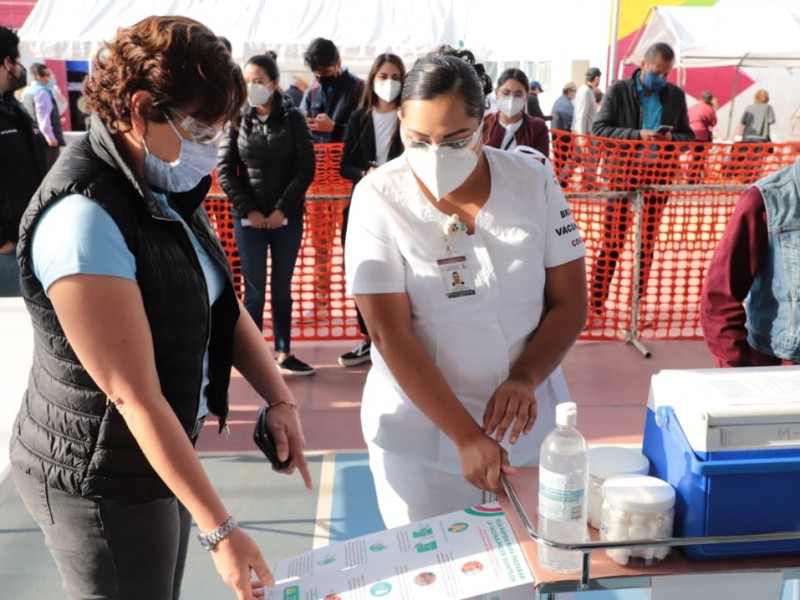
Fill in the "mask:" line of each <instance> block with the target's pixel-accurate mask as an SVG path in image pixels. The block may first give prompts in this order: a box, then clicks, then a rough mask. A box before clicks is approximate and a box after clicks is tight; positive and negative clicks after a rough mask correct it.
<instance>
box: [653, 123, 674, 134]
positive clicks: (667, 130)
mask: <svg viewBox="0 0 800 600" xmlns="http://www.w3.org/2000/svg"><path fill="white" fill-rule="evenodd" d="M656 133H660V134H661V135H667V134H668V133H672V125H662V126H661V127H659V128H658V129H656Z"/></svg>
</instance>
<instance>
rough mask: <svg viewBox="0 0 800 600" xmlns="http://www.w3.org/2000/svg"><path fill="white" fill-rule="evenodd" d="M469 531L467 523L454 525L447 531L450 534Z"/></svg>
mask: <svg viewBox="0 0 800 600" xmlns="http://www.w3.org/2000/svg"><path fill="white" fill-rule="evenodd" d="M467 529H469V525H467V524H466V523H453V524H452V525H450V526H449V527H448V528H447V531H449V532H450V533H461V532H462V531H466V530H467Z"/></svg>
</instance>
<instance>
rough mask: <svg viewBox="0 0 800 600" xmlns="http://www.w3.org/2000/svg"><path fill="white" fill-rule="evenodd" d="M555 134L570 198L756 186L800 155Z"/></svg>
mask: <svg viewBox="0 0 800 600" xmlns="http://www.w3.org/2000/svg"><path fill="white" fill-rule="evenodd" d="M552 134H553V143H552V147H551V155H552V159H553V164H554V166H555V167H556V175H557V176H558V178H559V179H560V180H561V183H562V185H563V186H565V191H570V192H592V191H593V192H618V191H622V190H625V191H630V190H636V189H638V188H641V187H644V186H655V185H668V186H684V185H694V186H697V185H714V186H732V185H751V184H752V183H753V182H755V181H756V180H758V179H760V178H761V177H764V176H765V175H767V174H769V173H772V172H774V171H777V170H778V169H780V168H782V167H785V166H787V165H789V164H792V163H793V162H794V160H795V159H796V158H797V155H798V152H800V145H799V144H753V143H737V144H728V143H705V142H644V141H642V140H617V139H608V138H598V137H593V136H580V135H575V134H572V133H567V132H563V131H554V132H552Z"/></svg>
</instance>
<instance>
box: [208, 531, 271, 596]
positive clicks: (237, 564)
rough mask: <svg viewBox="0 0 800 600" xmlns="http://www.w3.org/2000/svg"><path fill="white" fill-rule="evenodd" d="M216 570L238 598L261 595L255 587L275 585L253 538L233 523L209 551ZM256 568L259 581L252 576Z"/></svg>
mask: <svg viewBox="0 0 800 600" xmlns="http://www.w3.org/2000/svg"><path fill="white" fill-rule="evenodd" d="M211 556H212V558H213V559H214V566H216V567H217V573H219V576H220V577H221V578H222V581H224V582H225V583H226V584H227V585H229V586H231V587H232V588H233V590H234V591H235V592H236V598H237V600H253V599H254V598H258V597H263V594H260V593H259V592H258V591H257V590H258V589H260V588H264V587H272V586H273V585H275V579H274V578H273V577H272V573H271V572H270V570H269V567H268V566H267V563H266V561H265V560H264V557H263V556H262V555H261V551H260V550H259V549H258V546H256V544H255V542H254V541H253V539H252V538H251V537H250V536H249V535H247V534H246V533H245V532H244V531H242V530H241V529H240V528H238V527H236V528H235V529H234V530H233V531H231V532H230V534H228V535H227V536H226V537H225V538H224V539H223V540H222V541H221V542H219V543H218V544H217V545H216V546H214V549H213V550H212V551H211ZM253 571H254V572H255V574H256V578H257V579H258V583H255V582H253V581H252V579H251V572H253Z"/></svg>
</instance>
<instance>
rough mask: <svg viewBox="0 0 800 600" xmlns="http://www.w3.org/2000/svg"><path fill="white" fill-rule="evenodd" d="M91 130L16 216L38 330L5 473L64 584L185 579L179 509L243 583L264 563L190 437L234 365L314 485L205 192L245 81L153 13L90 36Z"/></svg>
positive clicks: (99, 587) (222, 395)
mask: <svg viewBox="0 0 800 600" xmlns="http://www.w3.org/2000/svg"><path fill="white" fill-rule="evenodd" d="M84 94H85V96H86V98H87V100H88V103H89V106H90V107H91V108H92V110H93V111H94V115H93V117H92V124H91V129H90V131H89V134H88V136H87V137H86V138H84V139H83V140H82V141H81V142H79V143H76V144H73V145H71V146H70V147H68V148H67V149H66V151H65V152H64V153H63V154H62V155H61V158H60V159H59V161H58V162H57V163H56V165H55V166H54V167H53V169H52V170H51V171H50V172H49V173H48V175H47V177H46V178H45V180H44V181H43V183H42V185H41V186H40V188H39V190H38V191H37V193H36V194H35V196H34V197H33V199H32V200H31V203H30V205H29V207H28V210H27V212H26V213H25V215H24V217H23V221H22V226H21V236H20V242H19V250H18V256H19V263H20V269H21V273H22V290H23V296H24V298H25V302H26V304H27V307H28V311H29V313H30V315H31V319H32V320H33V323H34V330H35V331H36V332H37V333H36V338H35V350H34V359H33V367H32V369H31V374H30V380H29V382H30V383H29V386H28V390H27V392H26V394H25V397H24V399H23V402H22V407H21V409H20V411H19V414H18V416H17V420H16V422H15V424H14V431H13V437H12V441H11V464H12V475H13V477H14V482H15V484H16V487H17V489H18V490H19V493H20V495H21V497H22V499H23V501H24V502H25V505H26V507H27V509H28V511H29V512H30V513H31V514H32V515H33V517H34V518H35V519H36V520H37V522H38V523H39V526H40V527H41V529H42V531H43V532H44V535H45V540H46V543H47V545H48V547H49V548H50V551H51V554H52V555H53V558H54V559H55V562H56V564H57V565H58V568H59V571H60V572H61V575H62V578H63V583H64V587H65V588H66V590H67V594H68V596H69V597H70V598H114V599H117V600H123V599H126V600H127V599H131V600H132V599H137V600H140V599H142V598H148V599H157V600H161V599H170V598H178V597H179V595H180V587H181V579H182V576H183V569H184V563H185V560H186V552H187V544H188V538H189V530H190V526H191V521H192V518H193V519H194V520H195V521H196V523H197V525H198V528H199V529H200V532H201V534H200V536H199V538H200V543H201V545H202V546H203V548H205V549H206V550H210V551H211V556H212V558H213V560H214V562H215V565H216V567H217V570H218V572H219V574H220V576H221V577H222V579H223V580H224V581H225V582H226V583H227V584H228V585H230V586H231V587H233V588H234V590H235V591H236V595H237V597H238V598H239V599H249V598H252V597H254V592H253V589H252V588H251V583H250V581H251V576H252V573H253V572H254V573H255V577H256V578H257V583H256V584H255V585H257V586H259V587H263V586H264V585H271V584H272V576H271V574H270V571H269V569H268V567H267V565H266V563H265V562H264V558H263V557H262V555H261V552H260V551H259V549H258V548H257V547H256V545H255V544H254V542H253V540H252V539H250V537H249V536H248V535H247V534H245V533H244V532H243V531H242V530H241V529H239V528H237V525H236V520H235V519H234V518H233V517H232V516H231V515H230V514H229V513H228V511H227V510H226V508H225V506H224V504H223V503H222V501H221V500H220V498H219V496H218V495H217V493H216V492H215V491H214V488H213V487H212V486H211V484H210V482H209V480H208V478H207V476H206V474H205V473H204V471H203V468H202V466H201V465H200V461H199V460H198V458H197V455H196V454H195V452H194V449H193V445H194V443H195V441H196V440H197V437H198V435H199V433H200V430H201V429H202V427H203V424H204V422H205V420H206V418H207V416H208V414H209V413H213V414H214V415H216V416H217V417H218V419H219V426H218V429H219V431H220V432H222V431H223V430H224V429H226V428H227V425H226V419H227V414H228V400H227V389H228V383H229V379H230V373H231V365H235V366H236V368H237V369H238V370H239V372H241V373H242V374H243V376H244V377H245V378H246V379H247V380H248V381H249V382H250V383H251V384H252V385H253V387H254V388H255V389H256V390H257V392H258V393H259V395H260V396H262V397H263V398H265V399H269V403H270V404H271V405H272V406H273V408H272V409H271V410H269V412H268V417H267V419H268V425H269V427H270V429H271V431H272V433H273V434H274V436H275V438H276V445H277V451H278V455H279V456H280V457H283V458H285V457H287V456H290V457H291V459H292V462H291V464H290V466H289V467H288V468H287V469H286V472H287V473H288V472H292V471H293V470H294V469H295V467H297V468H298V469H299V470H300V472H301V473H302V475H303V478H304V479H305V481H306V484H307V485H308V486H310V485H311V482H310V477H309V473H308V467H307V465H306V462H305V459H304V458H303V445H304V441H303V433H302V428H301V425H300V420H299V418H298V414H297V410H296V408H297V407H296V405H295V404H294V402H293V398H292V395H291V393H290V391H289V390H288V388H287V387H286V385H285V384H284V383H283V380H282V378H281V377H280V376H279V374H278V372H277V371H276V369H275V368H274V366H273V358H272V356H271V354H270V352H269V349H268V347H267V346H265V344H264V343H263V339H262V338H261V335H260V333H259V331H258V330H257V329H256V327H254V326H253V322H252V319H250V318H249V317H248V316H247V313H246V311H245V310H244V308H243V307H242V306H241V304H240V303H239V302H238V301H237V300H236V296H235V294H234V290H233V283H232V277H231V272H230V269H229V266H228V263H227V260H226V258H225V253H224V252H223V250H222V248H221V246H220V244H219V242H218V241H217V239H216V237H215V235H214V231H213V229H212V227H211V223H210V221H209V219H208V215H207V214H206V212H205V210H204V209H203V207H202V201H203V199H204V197H205V195H206V192H207V191H208V188H209V186H210V177H209V176H208V174H209V172H210V171H211V170H212V168H213V167H214V164H215V162H216V157H217V143H218V141H219V139H220V137H221V136H222V127H223V124H224V123H226V122H227V121H229V120H230V119H234V118H235V117H236V115H237V114H238V112H239V109H240V107H241V106H242V104H243V103H244V100H245V97H246V88H245V84H244V80H243V78H242V73H241V70H240V69H239V67H238V66H237V65H236V64H235V63H234V62H233V61H232V59H231V55H230V53H229V52H228V51H227V49H226V48H225V47H224V46H223V44H222V43H221V42H220V41H219V39H218V38H217V36H216V35H214V34H213V33H212V32H211V31H210V30H209V29H208V28H206V27H205V26H203V25H201V24H200V23H198V22H196V21H193V20H191V19H188V18H184V17H149V18H147V19H144V20H143V21H140V22H139V23H137V24H136V25H134V26H132V27H128V28H122V29H120V30H119V31H118V32H117V35H116V37H115V39H114V40H112V41H110V42H107V43H106V44H105V46H104V47H103V48H102V49H101V50H100V52H99V53H98V55H97V57H96V59H95V61H94V65H93V69H92V73H91V75H90V76H89V78H88V80H87V81H86V83H85V86H84Z"/></svg>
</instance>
